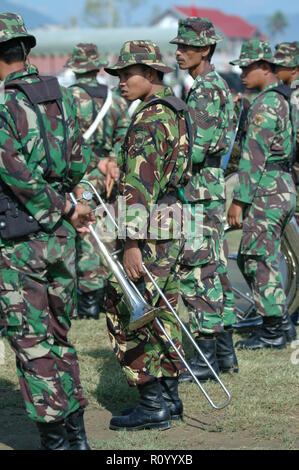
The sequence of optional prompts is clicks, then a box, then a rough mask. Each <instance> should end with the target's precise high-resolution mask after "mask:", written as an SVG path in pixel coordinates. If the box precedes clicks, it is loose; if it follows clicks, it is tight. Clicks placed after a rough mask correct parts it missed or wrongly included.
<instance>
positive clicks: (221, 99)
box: [185, 65, 234, 202]
mask: <svg viewBox="0 0 299 470" xmlns="http://www.w3.org/2000/svg"><path fill="white" fill-rule="evenodd" d="M187 104H188V106H189V109H190V115H191V120H192V124H193V139H194V142H193V150H192V164H193V165H194V164H203V162H204V160H205V159H206V158H207V157H209V158H213V159H214V158H215V161H216V162H217V163H218V164H219V168H213V167H210V166H209V167H208V166H206V167H205V166H204V167H203V168H202V169H201V170H200V171H199V172H198V171H194V170H193V171H192V178H191V179H190V181H189V184H188V185H187V187H186V188H185V197H186V199H187V200H188V201H194V202H196V201H201V200H204V199H212V200H217V199H225V181H224V175H223V170H222V168H221V157H222V156H223V155H224V154H226V153H227V152H228V150H229V147H230V143H231V139H232V130H233V129H232V127H233V113H234V107H233V100H232V96H231V93H230V91H229V88H228V86H227V84H226V82H225V81H224V80H223V78H222V77H220V75H219V74H218V73H217V72H216V71H215V69H214V66H213V65H211V66H210V68H209V70H208V71H207V73H205V74H203V75H198V76H197V77H196V79H195V81H194V83H193V85H192V87H191V89H190V90H189V93H188V96H187Z"/></svg>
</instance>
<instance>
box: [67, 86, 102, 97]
mask: <svg viewBox="0 0 299 470" xmlns="http://www.w3.org/2000/svg"><path fill="white" fill-rule="evenodd" d="M74 87H78V88H82V89H83V90H84V91H85V92H86V93H87V94H88V95H89V96H90V97H91V98H102V99H104V100H105V99H106V98H107V93H108V87H107V85H101V84H99V85H98V86H90V85H86V84H85V83H74V84H73V85H71V86H70V87H69V88H74Z"/></svg>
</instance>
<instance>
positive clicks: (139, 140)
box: [134, 134, 145, 148]
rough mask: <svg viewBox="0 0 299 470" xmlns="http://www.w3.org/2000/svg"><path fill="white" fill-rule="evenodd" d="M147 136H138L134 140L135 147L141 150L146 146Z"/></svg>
mask: <svg viewBox="0 0 299 470" xmlns="http://www.w3.org/2000/svg"><path fill="white" fill-rule="evenodd" d="M144 140H145V136H144V135H143V134H136V135H135V139H134V147H136V148H140V147H142V145H143V144H144Z"/></svg>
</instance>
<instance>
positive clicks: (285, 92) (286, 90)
mask: <svg viewBox="0 0 299 470" xmlns="http://www.w3.org/2000/svg"><path fill="white" fill-rule="evenodd" d="M267 91H276V92H277V93H279V94H280V95H282V96H283V97H284V98H285V99H286V100H287V101H290V99H291V94H292V89H291V87H289V86H288V85H284V84H283V85H278V86H276V87H274V88H269V90H266V92H267Z"/></svg>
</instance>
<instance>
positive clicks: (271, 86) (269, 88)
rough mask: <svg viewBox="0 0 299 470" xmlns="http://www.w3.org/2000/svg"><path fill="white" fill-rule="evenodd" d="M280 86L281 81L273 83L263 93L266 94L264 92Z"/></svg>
mask: <svg viewBox="0 0 299 470" xmlns="http://www.w3.org/2000/svg"><path fill="white" fill-rule="evenodd" d="M278 85H279V81H275V82H273V83H270V85H267V86H266V87H265V88H264V89H263V90H262V91H261V93H264V91H268V90H271V88H275V87H277V86H278Z"/></svg>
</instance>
